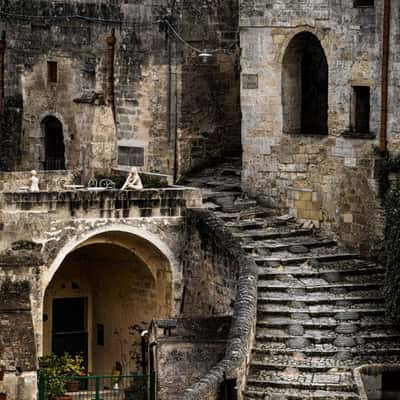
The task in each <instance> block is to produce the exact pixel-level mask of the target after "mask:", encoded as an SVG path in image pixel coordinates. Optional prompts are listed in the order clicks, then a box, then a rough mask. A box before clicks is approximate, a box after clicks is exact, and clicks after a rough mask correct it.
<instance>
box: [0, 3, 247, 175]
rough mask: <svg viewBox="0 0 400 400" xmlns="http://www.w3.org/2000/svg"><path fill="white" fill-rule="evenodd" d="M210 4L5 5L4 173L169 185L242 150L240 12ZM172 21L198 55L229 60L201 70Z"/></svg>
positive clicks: (234, 7)
mask: <svg viewBox="0 0 400 400" xmlns="http://www.w3.org/2000/svg"><path fill="white" fill-rule="evenodd" d="M209 3H210V4H208V2H204V4H203V5H202V4H200V6H199V5H197V2H190V1H185V2H179V1H175V0H172V1H160V2H152V1H140V2H137V1H117V2H110V1H65V2H59V1H57V2H51V1H49V2H40V1H34V0H33V1H13V2H8V1H4V2H2V3H1V29H2V31H3V32H4V35H5V36H4V38H3V42H2V57H3V67H2V68H3V69H2V76H3V77H4V79H3V80H2V82H3V87H2V89H1V90H2V96H3V99H4V117H3V121H2V123H3V126H4V129H3V132H4V133H2V137H1V144H2V145H1V151H2V153H1V160H2V161H1V163H2V164H1V166H2V167H1V168H2V170H20V169H32V168H35V169H38V170H63V169H67V170H78V171H82V173H83V176H84V177H86V178H88V177H89V178H90V177H92V175H93V174H94V173H95V172H106V171H107V172H108V171H109V170H110V169H111V168H123V167H127V166H130V165H136V166H139V167H141V168H143V169H144V170H146V171H150V172H156V173H163V174H169V175H174V176H175V178H176V177H178V176H179V175H181V174H182V173H184V172H185V171H188V170H190V169H191V168H193V167H196V166H199V165H201V164H202V163H204V161H205V160H207V159H209V158H218V157H219V156H221V155H222V154H229V153H237V152H238V151H240V115H239V113H238V106H239V85H238V79H237V78H238V63H237V57H236V52H235V46H233V48H232V44H235V40H236V37H235V35H236V33H237V5H236V4H235V2H233V1H228V2H224V3H223V4H222V2H216V3H215V4H214V3H212V2H209ZM167 20H168V21H169V22H168V23H169V24H171V26H172V27H175V28H176V29H178V30H179V31H180V32H181V33H182V34H183V35H184V36H185V39H186V40H187V41H188V42H189V43H192V44H193V45H194V46H197V47H199V48H200V49H202V50H203V49H207V48H213V49H216V48H221V49H229V48H230V47H231V50H232V49H233V51H232V52H230V53H228V52H225V53H224V52H220V53H219V54H217V55H216V57H214V59H213V61H212V62H211V64H210V63H209V64H208V65H203V64H202V62H201V60H200V58H199V57H198V53H196V52H193V51H190V50H189V49H188V47H186V46H183V45H182V43H181V41H180V40H179V38H178V37H177V36H176V35H174V34H173V33H172V31H171V30H170V29H169V28H168V27H167V24H166V22H165V21H167ZM193 26H195V27H196V28H195V29H193V28H192V27H193ZM173 29H174V28H173Z"/></svg>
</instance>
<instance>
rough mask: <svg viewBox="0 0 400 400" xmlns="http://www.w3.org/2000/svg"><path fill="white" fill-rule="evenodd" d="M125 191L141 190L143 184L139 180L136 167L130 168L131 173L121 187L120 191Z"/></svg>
mask: <svg viewBox="0 0 400 400" xmlns="http://www.w3.org/2000/svg"><path fill="white" fill-rule="evenodd" d="M126 189H133V190H140V189H143V183H142V180H141V179H140V176H139V173H138V170H137V168H136V167H132V169H131V172H130V173H129V175H128V177H127V178H126V181H125V183H124V186H122V188H121V190H126Z"/></svg>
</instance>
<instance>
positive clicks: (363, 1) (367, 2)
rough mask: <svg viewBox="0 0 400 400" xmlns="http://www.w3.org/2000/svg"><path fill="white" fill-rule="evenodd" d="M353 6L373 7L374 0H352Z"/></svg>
mask: <svg viewBox="0 0 400 400" xmlns="http://www.w3.org/2000/svg"><path fill="white" fill-rule="evenodd" d="M354 7H374V0H354Z"/></svg>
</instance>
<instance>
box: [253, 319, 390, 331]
mask: <svg viewBox="0 0 400 400" xmlns="http://www.w3.org/2000/svg"><path fill="white" fill-rule="evenodd" d="M374 319H375V321H371V320H367V321H363V320H359V321H352V322H341V321H337V320H336V319H334V318H313V319H310V320H309V319H307V320H304V319H303V320H302V319H292V318H268V319H267V320H266V321H258V322H257V328H260V329H262V328H274V329H288V328H289V327H293V326H302V327H303V328H304V329H321V330H323V329H326V330H334V331H336V330H337V332H343V331H345V330H346V329H347V331H351V330H352V329H353V330H354V329H356V330H361V329H363V330H366V331H368V330H371V329H385V328H392V327H393V323H392V322H390V321H387V320H386V319H385V318H374Z"/></svg>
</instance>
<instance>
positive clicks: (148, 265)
mask: <svg viewBox="0 0 400 400" xmlns="http://www.w3.org/2000/svg"><path fill="white" fill-rule="evenodd" d="M178 265H179V264H178V262H177V261H176V260H175V259H174V256H173V254H172V252H171V251H170V249H169V248H168V246H167V245H166V244H165V243H164V242H163V241H162V240H161V239H160V238H159V237H158V236H157V235H156V234H154V233H150V232H147V231H145V230H142V229H139V228H134V227H129V226H125V225H119V224H118V225H113V226H104V227H101V228H98V229H94V230H92V231H91V232H88V233H86V234H84V235H79V237H78V236H77V237H76V238H75V239H73V240H71V241H70V242H69V243H68V244H66V245H65V246H64V247H62V248H61V250H60V251H59V253H58V255H57V257H56V258H55V259H54V261H53V262H52V264H51V265H50V267H49V269H48V270H47V271H46V272H45V273H44V274H43V280H42V288H43V290H42V293H43V297H42V309H43V322H42V324H41V328H40V329H41V332H39V335H40V336H41V338H42V339H41V340H40V339H39V341H40V342H41V347H42V349H41V350H42V351H39V353H40V354H48V353H49V352H56V353H60V354H62V353H63V351H68V349H71V348H72V350H70V351H69V352H71V353H74V351H75V350H76V348H77V347H74V346H77V345H78V346H80V347H79V348H80V349H82V354H83V353H84V354H85V359H86V360H87V364H86V366H87V368H88V370H89V371H91V372H94V373H98V374H103V375H104V374H105V375H108V374H110V371H111V369H112V367H113V365H114V364H115V362H117V361H118V362H121V363H122V364H123V365H124V366H125V368H126V369H125V371H126V372H131V371H135V370H139V367H138V366H136V367H135V366H134V365H129V366H128V364H129V363H132V362H134V361H132V360H133V358H132V357H131V353H132V346H133V349H134V353H135V352H136V353H137V354H136V353H135V354H136V355H135V357H137V356H138V354H140V332H139V331H140V329H142V330H143V329H146V328H148V326H149V324H150V322H151V320H152V319H159V318H171V317H174V316H175V304H174V301H175V300H176V296H175V293H174V288H175V281H176V280H177V279H178V278H177V274H178ZM69 308H71V309H72V308H73V309H75V310H77V311H76V312H75V313H73V315H72V316H71V318H69V317H68V318H61V319H60V318H57V315H59V314H57V312H60V311H57V310H61V311H62V313H65V312H64V311H63V310H68V309H69ZM62 315H63V314H62ZM74 318H81V321H84V323H83V322H82V323H78V325H77V321H76V319H74ZM60 321H61V324H60ZM70 321H72V322H71V323H72V325H71V326H72V329H71V332H70V331H68V326H67V325H68V323H69V322H70ZM78 322H79V321H78ZM74 326H80V327H83V328H84V329H83V328H82V331H81V332H79V333H77V332H75V331H74V330H73V329H74ZM99 329H100V331H102V332H103V333H102V334H103V338H102V339H101V340H100V339H99V337H98V332H99ZM132 329H133V331H132ZM135 330H136V331H135ZM58 331H60V332H61V331H62V334H60V335H59V336H57V334H58V333H57V332H58ZM79 335H80V336H79ZM69 338H71V341H69V342H68V340H69ZM103 343H105V344H103ZM71 346H72V347H71ZM74 349H75V350H74ZM136 350H137V351H136ZM128 361H129V362H128ZM128 368H129V371H128Z"/></svg>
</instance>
